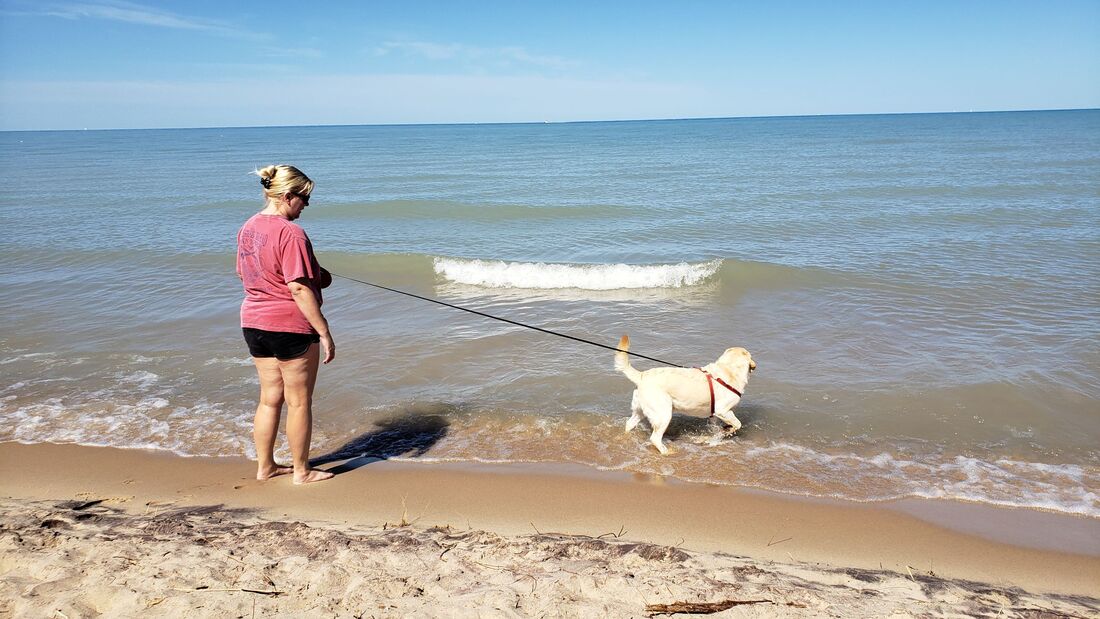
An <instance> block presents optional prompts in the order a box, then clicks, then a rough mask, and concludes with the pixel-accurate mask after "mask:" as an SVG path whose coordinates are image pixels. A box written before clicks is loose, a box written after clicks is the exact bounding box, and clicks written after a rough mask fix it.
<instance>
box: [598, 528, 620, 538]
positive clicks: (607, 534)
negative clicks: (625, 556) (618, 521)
mask: <svg viewBox="0 0 1100 619" xmlns="http://www.w3.org/2000/svg"><path fill="white" fill-rule="evenodd" d="M623 535H626V526H625V525H619V532H618V533H604V534H603V535H601V536H599V537H597V538H596V539H603V538H605V537H614V538H616V539H617V538H620V537H622V536H623Z"/></svg>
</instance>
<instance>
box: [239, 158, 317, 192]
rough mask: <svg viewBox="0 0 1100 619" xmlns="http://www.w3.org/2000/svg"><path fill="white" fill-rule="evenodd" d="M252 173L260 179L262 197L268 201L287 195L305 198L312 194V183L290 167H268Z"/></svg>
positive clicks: (294, 168) (279, 165)
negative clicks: (262, 189) (262, 191)
mask: <svg viewBox="0 0 1100 619" xmlns="http://www.w3.org/2000/svg"><path fill="white" fill-rule="evenodd" d="M252 173H253V174H255V175H256V176H259V177H260V185H261V186H263V188H264V197H265V198H266V199H268V200H271V199H277V198H279V196H282V195H285V194H288V193H296V194H299V195H305V196H308V195H309V194H311V193H313V181H311V180H310V179H309V177H308V176H306V175H305V174H303V173H302V171H301V170H299V169H298V168H296V167H294V166H292V165H284V164H278V165H269V166H267V167H265V168H261V169H259V170H254V171H253V172H252Z"/></svg>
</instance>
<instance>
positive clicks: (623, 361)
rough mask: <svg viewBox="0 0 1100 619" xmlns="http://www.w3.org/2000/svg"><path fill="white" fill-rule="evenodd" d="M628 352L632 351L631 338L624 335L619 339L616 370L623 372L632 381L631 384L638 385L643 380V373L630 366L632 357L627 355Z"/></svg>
mask: <svg viewBox="0 0 1100 619" xmlns="http://www.w3.org/2000/svg"><path fill="white" fill-rule="evenodd" d="M628 350H630V338H629V337H627V336H625V335H624V336H623V337H622V338H621V339H619V352H617V353H615V369H616V370H618V371H620V372H622V373H623V374H624V375H626V377H627V378H629V379H630V382H632V383H634V384H635V385H637V384H639V383H640V382H641V380H642V373H641V372H639V371H638V370H635V369H634V366H632V365H630V356H629V355H627V354H626V351H628Z"/></svg>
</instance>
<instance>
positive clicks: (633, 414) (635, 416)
mask: <svg viewBox="0 0 1100 619" xmlns="http://www.w3.org/2000/svg"><path fill="white" fill-rule="evenodd" d="M641 420H642V405H641V404H639V403H638V390H637V389H635V390H634V395H633V396H632V397H631V398H630V419H628V420H627V421H626V431H627V432H630V431H631V430H633V429H634V428H636V427H638V422H640V421H641Z"/></svg>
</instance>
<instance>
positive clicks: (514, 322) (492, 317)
mask: <svg viewBox="0 0 1100 619" xmlns="http://www.w3.org/2000/svg"><path fill="white" fill-rule="evenodd" d="M329 273H331V274H332V276H333V277H339V278H341V279H346V280H348V281H352V282H356V283H359V284H363V285H365V286H374V287H375V288H380V289H382V290H388V291H389V292H396V293H397V294H403V295H405V296H407V297H412V298H414V299H420V300H421V301H428V302H431V303H436V304H438V305H442V306H444V307H450V308H452V309H456V310H462V311H464V312H469V313H471V314H477V315H478V316H482V317H485V318H490V319H492V320H499V321H501V322H506V323H508V324H510V325H516V326H517V327H523V328H525V329H532V330H534V331H539V332H540V333H546V334H548V335H556V336H558V337H563V338H565V339H567V340H573V341H574V342H582V343H584V344H591V345H593V346H599V347H600V348H606V349H607V350H613V351H615V352H621V353H626V354H628V355H632V356H634V357H638V358H641V359H647V360H649V361H656V362H657V363H660V364H663V365H671V366H673V367H678V368H682V367H686V366H683V365H680V364H678V363H670V362H668V361H662V360H660V359H657V358H655V357H647V356H645V355H640V354H638V353H636V352H630V351H629V350H619V349H618V348H616V347H614V346H608V345H607V344H601V343H599V342H593V341H592V340H586V339H584V338H580V337H574V336H572V335H566V334H565V333H558V332H557V331H551V330H550V329H543V328H542V327H536V326H534V325H529V324H524V323H522V322H517V321H515V320H509V319H507V318H501V317H500V316H494V315H492V314H486V313H485V312H479V311H477V310H472V309H470V308H467V307H462V306H461V305H454V304H452V303H446V302H444V301H440V300H439V299H433V298H431V297H424V296H421V295H418V294H413V293H411V292H405V291H404V290H398V289H396V288H390V287H388V286H383V285H381V284H374V283H371V282H365V281H363V280H361V279H355V278H354V277H348V276H347V275H340V274H339V273H332V272H331V271H329Z"/></svg>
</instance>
